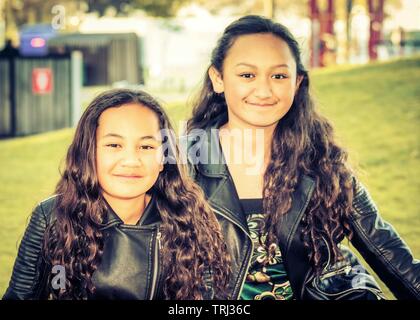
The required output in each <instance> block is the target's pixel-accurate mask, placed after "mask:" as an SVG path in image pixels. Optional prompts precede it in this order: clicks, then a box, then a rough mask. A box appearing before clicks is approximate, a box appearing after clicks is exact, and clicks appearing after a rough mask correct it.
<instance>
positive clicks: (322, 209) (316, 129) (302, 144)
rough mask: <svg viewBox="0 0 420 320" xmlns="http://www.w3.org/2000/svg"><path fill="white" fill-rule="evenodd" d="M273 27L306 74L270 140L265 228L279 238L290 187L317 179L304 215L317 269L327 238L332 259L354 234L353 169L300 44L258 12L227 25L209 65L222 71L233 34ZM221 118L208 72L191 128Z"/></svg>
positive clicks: (222, 109) (222, 104)
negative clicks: (317, 98) (316, 93)
mask: <svg viewBox="0 0 420 320" xmlns="http://www.w3.org/2000/svg"><path fill="white" fill-rule="evenodd" d="M257 33H269V34H272V35H274V36H276V37H278V38H280V39H282V40H283V41H285V42H286V43H287V44H288V46H289V48H290V50H291V52H292V54H293V57H294V59H295V61H296V73H297V76H298V77H299V76H300V77H302V82H301V83H300V86H299V89H298V91H297V93H296V95H295V98H294V101H293V104H292V106H291V108H290V110H289V111H288V113H287V114H286V115H285V116H284V117H283V118H282V119H281V120H280V121H279V122H278V124H277V126H276V128H275V131H274V134H273V138H272V142H271V158H270V162H269V164H268V166H267V168H266V171H265V174H264V186H263V205H264V211H265V213H267V214H266V220H265V231H266V232H267V233H268V236H267V241H269V242H270V243H271V242H272V241H276V240H277V238H278V226H279V224H280V223H281V218H282V217H283V216H284V215H285V214H286V213H287V212H288V211H289V210H290V208H291V202H292V193H293V192H294V190H295V189H296V187H297V184H298V181H299V179H300V178H301V176H302V175H308V176H311V177H312V178H313V179H314V180H315V189H314V193H313V195H312V198H311V200H310V203H309V205H308V209H307V212H306V214H305V216H304V226H305V227H304V228H303V230H301V232H302V238H303V241H304V244H305V246H306V248H307V249H308V258H309V260H310V261H311V262H312V266H313V268H314V269H315V271H316V272H320V271H321V269H322V267H323V264H324V263H325V262H326V261H327V260H328V257H326V256H325V250H323V244H324V243H325V242H327V244H328V246H329V248H330V249H331V255H332V256H331V257H330V258H331V259H332V261H334V262H335V261H337V260H339V259H341V253H340V251H339V249H338V246H337V244H338V243H339V242H341V241H342V240H343V239H344V237H345V236H348V237H351V235H352V232H351V229H350V225H349V214H350V212H351V210H352V201H353V175H354V173H353V171H352V169H351V168H350V166H349V165H348V163H347V157H348V155H347V152H346V151H345V150H344V149H343V148H341V147H340V146H339V145H338V144H337V143H336V142H335V139H334V132H333V127H332V125H331V124H330V122H329V121H328V120H327V119H326V118H324V117H323V116H321V115H320V114H319V113H318V112H317V111H316V109H315V104H314V101H313V99H312V97H311V94H310V91H309V76H308V72H307V70H306V69H305V67H304V66H303V63H302V60H301V57H300V49H299V44H298V42H297V41H296V40H295V38H294V37H293V35H292V34H291V33H290V32H289V30H288V29H287V28H286V27H284V26H283V25H281V24H279V23H275V22H273V21H272V20H270V19H267V18H263V17H260V16H245V17H242V18H240V19H239V20H236V21H234V22H233V23H232V24H230V25H229V26H228V27H227V28H226V29H225V31H224V33H223V35H222V36H221V38H220V39H219V41H218V43H217V46H216V48H215V49H214V50H213V53H212V57H211V64H210V66H209V68H210V67H211V66H213V67H215V68H216V69H217V70H218V71H219V72H220V73H221V74H223V73H222V71H223V62H224V60H225V58H226V55H227V54H228V52H229V49H230V48H231V47H232V45H233V43H234V42H235V40H236V39H237V38H238V37H240V36H242V35H248V34H257ZM215 118H217V119H219V121H221V122H222V123H225V122H226V121H227V120H228V112H227V105H226V101H225V98H224V95H223V94H217V93H215V92H214V91H213V87H212V83H211V80H210V78H209V76H208V73H206V75H205V78H204V83H203V87H202V89H201V91H200V93H199V96H198V98H197V101H196V102H195V104H194V108H193V112H192V118H191V119H190V120H189V121H188V124H187V130H188V131H189V132H191V131H192V130H193V129H196V128H201V129H204V128H208V127H210V126H212V125H213V124H214V122H213V120H214V119H215Z"/></svg>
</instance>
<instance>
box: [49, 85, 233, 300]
mask: <svg viewBox="0 0 420 320" xmlns="http://www.w3.org/2000/svg"><path fill="white" fill-rule="evenodd" d="M128 103H137V104H140V105H142V106H145V107H147V108H149V109H151V110H152V111H154V112H155V114H156V115H157V116H158V118H159V123H160V129H161V132H165V133H167V134H165V135H163V134H162V139H163V143H164V145H165V148H166V150H165V152H164V156H165V157H166V158H165V163H164V168H163V171H162V172H161V173H160V175H159V177H158V179H157V181H156V183H155V185H154V186H153V187H152V189H151V190H150V191H151V192H152V193H153V194H154V195H155V196H156V201H157V208H158V212H159V214H160V216H161V218H162V225H161V232H162V252H161V256H162V259H163V271H162V272H163V273H164V276H163V279H164V286H163V291H164V295H165V298H167V299H202V298H203V294H202V293H203V289H204V287H205V283H204V280H203V279H204V274H205V272H206V271H208V270H211V274H212V276H213V278H212V279H213V287H214V291H215V295H216V297H218V298H224V297H225V296H224V295H225V288H226V284H227V283H228V276H229V267H228V266H229V256H228V254H227V249H226V244H225V243H224V241H223V238H222V235H221V231H220V227H219V225H218V222H217V220H216V218H215V216H214V214H213V212H212V211H211V209H210V207H209V205H208V204H207V203H206V201H205V198H204V194H203V193H202V191H201V189H200V188H199V187H198V186H197V185H196V184H195V183H194V182H193V181H192V180H191V179H190V178H189V177H188V175H187V174H186V169H185V166H182V165H181V164H180V162H179V161H177V160H178V149H177V146H176V142H175V138H174V137H175V136H174V134H171V133H173V130H172V126H171V125H170V123H169V121H168V117H167V115H166V114H165V112H164V110H163V109H162V108H161V107H160V105H159V103H158V102H157V101H156V100H155V99H154V98H152V97H151V96H150V95H148V94H147V93H145V92H142V91H133V90H111V91H107V92H105V93H103V94H101V95H99V96H98V97H97V98H95V99H94V100H93V101H92V102H91V104H90V105H89V106H88V107H87V109H86V111H85V112H84V113H83V115H82V117H81V119H80V121H79V124H78V126H77V129H76V132H75V136H74V139H73V142H72V143H71V145H70V147H69V149H68V152H67V158H66V162H65V168H64V171H63V173H62V177H61V179H60V181H59V182H58V184H57V187H56V190H55V192H56V194H57V201H56V206H55V210H54V216H55V218H54V220H53V223H51V224H50V226H49V227H48V229H47V232H46V235H45V239H44V246H43V252H44V256H45V259H46V261H47V262H48V264H49V266H50V267H52V266H54V265H62V266H64V267H65V271H66V286H65V289H64V290H52V289H51V288H48V290H49V291H50V292H49V293H50V298H53V299H87V298H88V297H89V295H90V294H93V293H94V292H95V286H94V283H93V282H92V275H93V273H94V272H95V270H96V269H97V268H98V265H99V264H100V263H101V256H102V252H103V248H104V235H103V233H102V231H101V223H102V222H103V218H104V215H105V213H106V210H107V205H106V202H105V199H104V197H103V196H102V193H101V187H100V185H99V182H98V177H97V173H96V161H95V159H96V129H97V126H98V119H99V117H100V115H101V114H102V112H103V111H105V110H106V109H108V108H118V107H120V106H122V105H124V104H128ZM139 125H140V124H139ZM49 278H50V279H49V281H48V282H47V283H51V278H52V275H50V276H49Z"/></svg>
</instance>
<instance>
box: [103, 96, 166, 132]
mask: <svg viewBox="0 0 420 320" xmlns="http://www.w3.org/2000/svg"><path fill="white" fill-rule="evenodd" d="M159 129H160V128H159V118H158V116H157V115H156V113H155V112H154V111H152V110H151V109H149V108H148V107H145V106H144V105H141V104H135V103H132V104H124V105H122V106H119V107H114V108H109V109H106V110H105V111H104V112H102V114H101V115H100V117H99V121H98V128H97V132H98V134H100V135H102V134H104V135H105V134H108V133H117V134H120V135H122V136H126V135H130V134H134V135H138V136H144V135H155V134H156V133H157V132H158V131H159Z"/></svg>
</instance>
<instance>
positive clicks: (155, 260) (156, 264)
mask: <svg viewBox="0 0 420 320" xmlns="http://www.w3.org/2000/svg"><path fill="white" fill-rule="evenodd" d="M161 236H162V235H161V233H160V231H158V233H157V234H156V241H155V246H154V249H155V252H154V256H153V274H152V286H151V289H150V297H149V300H152V299H153V297H154V295H155V291H156V286H157V278H158V274H159V250H160V249H161V248H162V247H161V242H160V238H161Z"/></svg>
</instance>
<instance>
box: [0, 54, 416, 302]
mask: <svg viewBox="0 0 420 320" xmlns="http://www.w3.org/2000/svg"><path fill="white" fill-rule="evenodd" d="M311 82H312V84H313V85H314V94H315V97H316V100H317V102H318V103H319V108H320V110H321V112H322V114H324V115H326V116H327V117H328V118H329V119H330V120H331V122H332V123H333V125H334V127H335V132H336V135H337V137H338V139H339V141H340V142H341V144H342V145H344V146H345V147H346V148H347V150H348V151H349V153H350V159H351V161H352V162H353V163H354V164H357V163H358V164H359V167H360V171H361V173H360V175H359V176H360V180H361V181H362V182H363V183H364V184H365V185H366V186H367V187H368V189H369V191H370V193H371V195H372V197H373V199H374V200H375V202H376V204H377V206H378V207H379V210H380V212H381V215H382V216H383V218H384V219H386V220H387V221H389V222H390V223H391V224H392V225H393V226H394V227H395V228H396V229H397V230H398V232H399V234H400V235H401V236H402V238H403V239H404V240H405V241H406V242H407V244H408V245H409V246H410V248H411V249H412V251H413V253H414V255H415V256H416V257H420V243H418V242H416V238H417V237H418V236H419V235H420V219H419V218H420V212H419V210H420V197H419V194H420V181H419V179H418V177H419V176H420V142H419V136H420V135H419V129H418V128H419V127H420V126H419V125H420V90H419V89H418V83H420V57H416V58H412V59H406V60H400V61H393V62H391V63H381V64H371V65H368V66H361V67H344V68H343V67H340V68H335V69H326V70H319V71H314V72H313V73H312V74H311ZM167 109H168V113H169V115H170V117H171V119H172V122H173V124H174V125H175V127H176V128H178V126H179V120H181V119H185V118H186V117H187V116H188V115H189V110H188V109H187V108H186V107H185V104H184V103H180V102H175V103H171V104H169V105H168V107H167ZM72 134H73V130H72V129H65V130H60V131H56V132H50V133H46V134H40V135H36V136H32V137H25V138H17V139H13V140H5V141H0V150H1V153H0V164H1V166H0V181H1V189H0V203H1V205H0V225H1V228H0V239H1V242H0V294H2V293H3V292H4V291H5V289H6V287H7V284H8V281H9V278H10V274H11V271H12V266H13V262H14V259H15V256H16V252H17V246H18V243H19V241H20V239H21V237H22V235H23V232H24V229H25V226H26V225H27V222H28V217H29V214H30V212H31V210H32V209H33V207H34V206H35V205H36V204H37V203H38V202H39V201H41V200H42V199H43V198H46V197H47V196H48V195H50V194H51V193H52V192H53V190H54V186H55V183H56V182H57V180H58V177H59V170H58V168H59V166H60V163H61V162H62V160H63V159H64V156H65V151H66V149H67V147H68V145H69V143H70V141H71V138H72ZM386 294H387V296H388V297H390V298H392V295H391V294H390V293H389V291H388V290H386Z"/></svg>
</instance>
